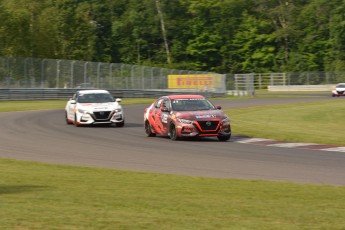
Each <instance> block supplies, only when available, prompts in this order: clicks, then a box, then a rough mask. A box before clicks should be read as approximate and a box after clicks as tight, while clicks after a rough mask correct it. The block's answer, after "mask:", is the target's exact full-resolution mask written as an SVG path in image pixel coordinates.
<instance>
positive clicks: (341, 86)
mask: <svg viewBox="0 0 345 230" xmlns="http://www.w3.org/2000/svg"><path fill="white" fill-rule="evenodd" d="M337 88H345V85H343V84H342V85H337Z"/></svg>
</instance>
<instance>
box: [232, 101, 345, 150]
mask: <svg viewBox="0 0 345 230" xmlns="http://www.w3.org/2000/svg"><path fill="white" fill-rule="evenodd" d="M344 108H345V105H344V101H343V100H329V101H322V102H321V101H320V102H314V103H293V104H287V105H274V106H272V105H270V106H258V107H249V108H241V109H231V110H226V113H227V114H228V115H229V116H230V118H231V124H232V129H233V132H234V133H236V134H244V135H247V136H251V137H261V138H271V139H277V140H286V141H296V142H311V143H324V144H339V145H345V138H344V137H345V128H344V127H345V119H344Z"/></svg>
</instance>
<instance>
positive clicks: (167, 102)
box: [163, 99, 170, 109]
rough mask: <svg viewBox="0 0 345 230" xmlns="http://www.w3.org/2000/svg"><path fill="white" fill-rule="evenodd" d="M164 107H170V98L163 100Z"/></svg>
mask: <svg viewBox="0 0 345 230" xmlns="http://www.w3.org/2000/svg"><path fill="white" fill-rule="evenodd" d="M163 107H166V108H168V109H170V103H169V100H168V99H165V100H164V102H163Z"/></svg>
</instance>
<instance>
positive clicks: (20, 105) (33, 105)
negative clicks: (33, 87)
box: [0, 98, 154, 112]
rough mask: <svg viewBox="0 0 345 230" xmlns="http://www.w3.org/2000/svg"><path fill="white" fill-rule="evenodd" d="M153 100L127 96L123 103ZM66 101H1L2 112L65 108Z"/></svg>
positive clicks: (142, 102)
mask: <svg viewBox="0 0 345 230" xmlns="http://www.w3.org/2000/svg"><path fill="white" fill-rule="evenodd" d="M153 101H154V99H152V98H125V99H123V100H122V102H121V104H123V105H129V104H150V103H152V102H153ZM66 102H67V101H66V100H37V101H0V112H10V111H25V110H44V109H63V108H65V106H66Z"/></svg>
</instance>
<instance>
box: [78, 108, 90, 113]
mask: <svg viewBox="0 0 345 230" xmlns="http://www.w3.org/2000/svg"><path fill="white" fill-rule="evenodd" d="M78 112H79V113H88V111H87V110H85V109H80V108H78Z"/></svg>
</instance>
